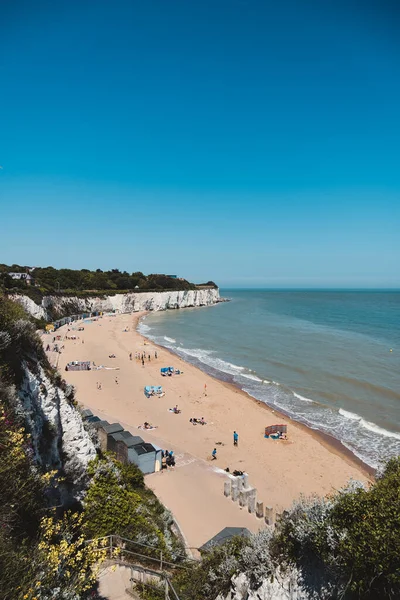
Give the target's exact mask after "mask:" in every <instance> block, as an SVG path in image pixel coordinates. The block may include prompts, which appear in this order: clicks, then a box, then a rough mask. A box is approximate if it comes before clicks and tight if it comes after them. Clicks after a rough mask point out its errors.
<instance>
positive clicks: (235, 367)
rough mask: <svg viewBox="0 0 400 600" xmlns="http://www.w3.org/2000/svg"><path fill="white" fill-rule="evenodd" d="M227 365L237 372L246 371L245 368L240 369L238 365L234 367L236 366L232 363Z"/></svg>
mask: <svg viewBox="0 0 400 600" xmlns="http://www.w3.org/2000/svg"><path fill="white" fill-rule="evenodd" d="M226 364H227V365H229V366H230V367H232V369H235V370H236V371H243V370H244V367H239V366H238V365H234V364H232V363H230V362H227V363H226Z"/></svg>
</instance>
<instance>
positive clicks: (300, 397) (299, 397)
mask: <svg viewBox="0 0 400 600" xmlns="http://www.w3.org/2000/svg"><path fill="white" fill-rule="evenodd" d="M293 396H296V398H298V399H299V400H302V401H303V402H308V403H309V404H313V403H314V400H311V398H306V397H305V396H300V394H296V392H293Z"/></svg>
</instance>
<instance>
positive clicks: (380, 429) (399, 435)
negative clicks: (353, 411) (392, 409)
mask: <svg viewBox="0 0 400 600" xmlns="http://www.w3.org/2000/svg"><path fill="white" fill-rule="evenodd" d="M360 425H362V426H363V427H364V428H365V429H368V431H373V432H374V433H378V434H379V435H383V436H385V437H390V438H394V439H396V440H400V433H396V432H394V431H388V430H387V429H383V427H379V425H375V423H370V422H369V421H365V420H364V419H361V421H360Z"/></svg>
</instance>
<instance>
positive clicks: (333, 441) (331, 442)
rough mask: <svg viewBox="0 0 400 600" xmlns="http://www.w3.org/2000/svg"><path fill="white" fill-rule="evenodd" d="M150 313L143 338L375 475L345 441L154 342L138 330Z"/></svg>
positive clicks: (138, 332) (143, 317)
mask: <svg viewBox="0 0 400 600" xmlns="http://www.w3.org/2000/svg"><path fill="white" fill-rule="evenodd" d="M149 314H151V311H146V312H145V313H144V314H141V315H140V316H137V318H136V323H135V327H136V332H137V334H138V335H139V336H140V337H141V338H143V339H144V340H146V341H147V342H148V343H150V344H152V345H153V346H155V347H157V348H162V349H163V350H164V351H165V352H167V353H168V354H170V355H171V356H173V357H176V358H178V359H179V360H181V361H182V362H184V363H186V364H188V365H190V366H191V367H193V368H194V369H198V370H199V371H201V372H202V373H204V374H205V375H207V376H208V377H211V378H212V379H215V380H216V381H218V382H219V383H221V384H222V385H223V386H225V387H227V388H228V389H232V390H234V391H235V392H236V393H238V392H239V393H240V394H241V395H243V396H244V397H246V398H248V399H250V400H251V401H252V402H255V403H256V404H257V405H258V406H260V407H262V408H263V409H264V410H267V411H269V412H270V413H273V414H274V415H276V416H277V417H279V418H280V419H288V420H290V421H291V422H292V423H295V424H296V426H297V427H300V428H301V429H303V431H305V432H306V433H307V434H309V435H311V436H312V437H314V438H315V439H317V440H318V442H319V443H321V444H322V445H323V446H324V447H325V448H327V449H328V450H329V451H331V452H333V453H334V454H336V455H338V456H340V457H341V458H343V459H344V460H345V461H346V462H348V464H351V465H356V466H357V467H358V468H360V469H361V470H362V471H363V472H364V474H365V475H366V477H368V478H374V477H375V474H376V469H374V468H373V467H371V466H370V465H369V464H367V463H366V462H364V461H363V460H361V458H359V457H358V456H356V455H355V454H354V453H353V452H352V451H351V450H349V448H347V447H346V446H345V445H344V444H343V442H341V441H340V440H338V439H337V438H335V437H334V436H332V435H329V434H328V433H325V432H324V431H321V430H319V429H312V428H311V427H309V426H308V425H306V424H305V423H302V422H301V421H297V419H295V418H294V417H292V416H291V415H290V414H288V413H286V412H285V411H283V410H278V409H276V408H274V407H272V406H270V405H269V404H267V403H266V402H263V401H262V400H258V399H257V398H254V396H252V395H251V394H249V393H248V392H246V391H245V390H243V389H242V388H241V387H240V386H239V385H237V384H236V383H233V382H230V381H226V380H224V379H223V378H222V377H221V378H220V377H218V375H214V374H211V373H209V372H208V371H206V370H203V369H202V368H201V367H200V366H199V365H197V364H193V363H191V362H190V361H188V360H186V359H185V358H182V357H181V356H180V355H179V354H178V353H177V352H174V351H173V350H172V349H171V348H167V347H166V346H163V345H162V344H158V343H156V342H154V341H153V340H152V339H150V338H148V337H146V335H145V334H143V333H141V332H140V331H139V330H138V328H139V325H140V323H141V321H143V320H144V319H145V318H146V317H147V316H148V315H149ZM214 370H215V371H217V369H214Z"/></svg>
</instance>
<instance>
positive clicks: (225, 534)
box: [199, 527, 251, 552]
mask: <svg viewBox="0 0 400 600" xmlns="http://www.w3.org/2000/svg"><path fill="white" fill-rule="evenodd" d="M238 535H240V536H243V537H250V536H251V533H250V531H249V530H248V529H247V528H246V527H225V528H224V529H222V530H221V531H220V532H219V533H217V535H215V536H214V537H213V538H211V539H210V540H208V542H206V543H205V544H203V545H202V546H201V547H200V548H199V550H200V552H207V550H211V549H212V548H214V547H215V546H222V545H223V544H225V543H226V542H229V540H230V539H232V538H233V537H236V536H238Z"/></svg>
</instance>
